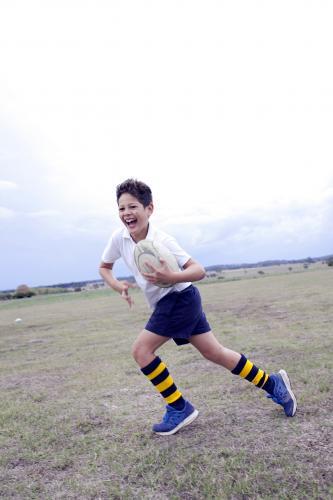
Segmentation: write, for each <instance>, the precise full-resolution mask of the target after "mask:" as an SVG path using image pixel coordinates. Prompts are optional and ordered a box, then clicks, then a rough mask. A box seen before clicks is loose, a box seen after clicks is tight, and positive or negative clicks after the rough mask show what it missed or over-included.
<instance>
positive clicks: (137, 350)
mask: <svg viewBox="0 0 333 500" xmlns="http://www.w3.org/2000/svg"><path fill="white" fill-rule="evenodd" d="M141 352H142V347H141V346H140V344H139V343H138V342H137V341H135V342H134V344H133V345H132V356H133V358H134V359H135V361H136V362H137V363H138V362H139V359H140V354H141Z"/></svg>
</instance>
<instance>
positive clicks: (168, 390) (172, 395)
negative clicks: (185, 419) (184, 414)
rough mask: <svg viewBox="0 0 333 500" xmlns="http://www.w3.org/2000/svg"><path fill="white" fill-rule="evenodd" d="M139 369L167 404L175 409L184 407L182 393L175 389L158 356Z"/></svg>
mask: <svg viewBox="0 0 333 500" xmlns="http://www.w3.org/2000/svg"><path fill="white" fill-rule="evenodd" d="M141 371H142V373H143V374H144V375H146V377H147V378H148V379H149V380H150V381H151V382H152V383H153V384H154V386H155V388H156V389H157V390H158V392H159V393H160V394H161V396H162V397H163V398H164V399H165V401H166V402H167V404H168V405H170V406H172V407H173V408H175V409H176V410H182V409H183V408H184V406H185V400H184V398H183V396H182V393H181V392H180V391H179V390H178V389H177V387H176V385H175V383H174V381H173V378H172V377H171V375H170V373H169V371H168V369H167V367H166V365H165V364H164V363H163V361H161V359H160V358H159V357H158V356H156V358H155V359H154V360H153V361H152V362H151V363H149V365H147V366H145V367H144V368H141Z"/></svg>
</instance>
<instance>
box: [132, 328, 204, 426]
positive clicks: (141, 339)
mask: <svg viewBox="0 0 333 500" xmlns="http://www.w3.org/2000/svg"><path fill="white" fill-rule="evenodd" d="M168 340H170V339H169V337H162V336H161V335H156V334H155V333H152V332H149V331H147V330H142V332H141V333H140V334H139V336H138V338H137V339H136V341H135V342H134V345H133V351H132V353H133V357H134V359H135V361H136V362H137V363H138V365H139V366H140V368H141V371H142V373H143V374H144V375H146V377H147V378H148V379H149V380H150V381H151V382H152V384H153V385H154V386H155V388H156V389H157V390H158V392H159V393H160V394H161V396H162V397H163V398H164V400H165V402H166V403H167V412H166V415H165V417H164V419H163V422H162V423H161V424H156V425H154V427H153V430H154V431H155V432H157V433H159V434H166V435H168V434H174V433H175V432H177V431H178V430H179V429H180V428H181V427H184V426H185V425H187V424H189V423H191V422H192V421H193V420H194V419H195V418H196V417H197V415H198V411H197V410H195V408H194V407H193V406H192V405H191V403H189V401H185V399H184V398H183V396H182V393H181V392H180V391H179V390H178V389H177V387H176V384H175V383H174V380H173V378H172V376H171V375H170V373H169V371H168V368H167V366H166V365H165V364H164V363H163V361H162V360H161V359H160V358H159V357H158V356H156V354H155V351H156V350H157V349H158V348H159V347H161V346H162V345H163V344H164V343H165V342H167V341H168Z"/></svg>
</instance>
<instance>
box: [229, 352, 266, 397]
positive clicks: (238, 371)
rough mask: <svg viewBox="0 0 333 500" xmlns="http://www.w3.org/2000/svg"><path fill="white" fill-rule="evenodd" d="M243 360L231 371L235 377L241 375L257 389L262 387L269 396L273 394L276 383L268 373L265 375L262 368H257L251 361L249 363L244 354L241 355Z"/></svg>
mask: <svg viewBox="0 0 333 500" xmlns="http://www.w3.org/2000/svg"><path fill="white" fill-rule="evenodd" d="M241 356H242V357H241V359H240V360H239V362H238V363H237V365H236V367H235V368H234V369H233V370H231V373H233V374H234V375H240V376H241V377H242V378H245V379H246V380H248V381H249V382H252V384H254V385H256V386H257V387H261V389H264V391H266V392H268V393H269V394H273V390H274V381H273V380H271V379H270V377H269V375H268V373H265V372H264V371H263V370H261V369H260V368H257V367H256V366H255V365H254V364H253V363H252V362H251V361H249V360H248V359H247V358H246V357H245V356H244V354H242V355H241Z"/></svg>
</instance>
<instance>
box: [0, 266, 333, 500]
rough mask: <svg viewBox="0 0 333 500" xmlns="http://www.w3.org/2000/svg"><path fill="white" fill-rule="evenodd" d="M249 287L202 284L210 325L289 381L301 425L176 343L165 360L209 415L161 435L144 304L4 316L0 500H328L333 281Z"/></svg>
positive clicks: (306, 276)
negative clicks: (143, 344)
mask: <svg viewBox="0 0 333 500" xmlns="http://www.w3.org/2000/svg"><path fill="white" fill-rule="evenodd" d="M238 278H239V279H237V280H233V279H230V280H220V281H219V282H212V283H209V282H208V283H205V284H201V285H199V287H200V291H201V293H202V298H203V302H204V306H205V310H206V313H207V317H208V319H209V321H210V323H211V325H212V327H213V329H214V331H215V334H216V336H217V337H218V338H219V339H220V341H221V342H222V343H224V345H226V346H227V347H230V348H232V349H235V350H237V351H240V352H244V353H245V354H246V355H247V356H248V357H249V358H250V359H251V360H252V361H254V362H255V363H256V364H257V365H259V366H261V367H262V368H263V369H265V370H267V371H274V370H278V369H280V368H281V367H284V368H285V369H286V370H287V371H288V372H289V374H290V376H291V379H292V383H293V388H294V390H295V392H296V394H297V397H298V402H299V409H298V412H297V414H296V416H295V418H293V419H290V418H286V417H285V416H284V413H283V410H282V409H281V408H280V407H278V406H277V405H275V404H273V403H271V402H270V401H269V400H267V399H266V398H265V393H264V392H263V391H261V390H259V389H256V388H255V387H253V386H252V385H251V384H249V383H248V382H246V381H243V380H240V379H239V378H238V377H235V376H232V375H231V374H230V373H228V372H227V371H226V370H224V369H223V368H221V367H218V366H216V365H213V364H212V363H210V362H208V361H206V360H204V359H202V358H201V357H200V355H199V354H198V353H197V352H196V351H195V350H194V349H193V348H192V347H190V346H186V347H181V348H178V347H177V346H176V345H175V344H174V343H173V342H170V343H168V345H166V346H163V348H162V349H161V350H160V351H159V354H160V355H161V357H162V358H163V360H164V361H165V362H166V363H167V364H168V366H169V369H170V371H171V373H172V375H173V377H174V378H175V381H176V383H177V385H178V386H179V388H180V389H181V390H182V391H183V393H184V396H185V397H188V398H189V399H191V401H192V402H193V403H194V404H195V405H196V406H197V408H198V409H199V412H200V416H199V418H198V419H197V420H196V421H195V422H194V423H193V424H192V425H191V426H189V427H187V428H185V429H183V431H181V432H179V433H178V434H176V435H175V436H170V437H162V436H156V435H153V434H152V433H151V431H150V428H151V425H152V424H153V423H154V422H156V421H159V420H160V417H161V415H162V413H163V402H162V400H161V398H160V396H159V395H158V394H157V392H155V391H154V389H153V388H152V387H151V385H150V384H149V383H148V381H147V380H146V379H145V378H144V377H143V376H142V375H141V374H140V371H139V370H138V368H137V366H136V364H135V362H134V361H133V360H132V358H131V344H132V342H133V341H134V339H135V337H136V335H137V333H138V332H139V331H140V330H141V329H142V327H143V326H144V324H145V321H146V319H147V317H148V314H149V311H148V309H147V307H146V305H145V302H144V299H143V296H142V295H141V293H140V292H138V291H134V299H135V307H134V308H133V309H132V310H129V309H128V308H127V305H126V304H125V303H123V302H122V301H121V299H120V298H119V297H118V296H117V295H116V294H115V293H113V292H111V291H108V290H98V291H92V292H84V293H73V294H63V295H46V296H39V297H33V298H31V299H24V300H21V301H19V300H17V301H12V302H4V303H1V304H0V332H1V333H0V497H2V498H17V499H37V498H38V499H39V498H41V499H58V498H59V499H60V498H62V499H74V498H75V499H78V498H79V499H134V498H135V499H136V498H140V499H141V498H143V499H156V498H158V499H162V500H163V499H179V498H181V499H185V500H187V499H188V500H190V499H191V500H192V499H202V498H207V499H214V498H216V499H246V498H261V499H272V498H278V499H295V498H297V499H304V498H318V499H319V498H320V499H323V498H331V496H332V494H333V489H332V462H333V461H332V410H333V405H332V389H331V385H332V343H333V342H332V325H333V270H332V269H330V268H328V267H327V266H321V267H320V266H317V268H316V269H312V270H311V269H309V270H306V271H305V270H304V272H303V271H301V270H300V271H299V272H289V273H275V272H271V273H270V272H269V270H265V275H262V276H258V274H257V272H256V275H255V276H254V275H251V273H249V274H246V273H243V275H242V276H239V277H238ZM254 278H256V279H254ZM17 317H20V318H22V320H23V321H22V323H20V324H15V323H14V321H15V318H17Z"/></svg>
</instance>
